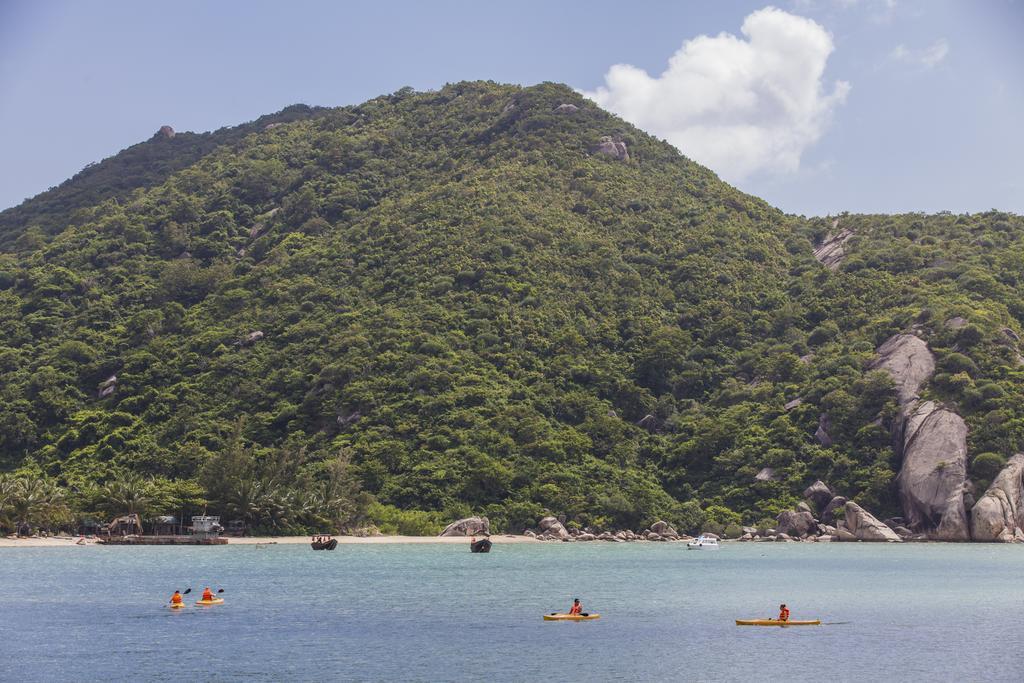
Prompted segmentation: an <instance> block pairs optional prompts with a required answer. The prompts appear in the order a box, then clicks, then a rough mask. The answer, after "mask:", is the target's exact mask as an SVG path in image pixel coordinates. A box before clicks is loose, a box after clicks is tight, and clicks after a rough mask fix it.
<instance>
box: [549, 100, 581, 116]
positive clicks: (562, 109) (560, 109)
mask: <svg viewBox="0 0 1024 683" xmlns="http://www.w3.org/2000/svg"><path fill="white" fill-rule="evenodd" d="M578 110H579V107H577V106H576V105H575V104H569V103H568V102H563V103H562V104H560V105H558V106H557V107H555V113H556V114H572V113H573V112H576V111H578Z"/></svg>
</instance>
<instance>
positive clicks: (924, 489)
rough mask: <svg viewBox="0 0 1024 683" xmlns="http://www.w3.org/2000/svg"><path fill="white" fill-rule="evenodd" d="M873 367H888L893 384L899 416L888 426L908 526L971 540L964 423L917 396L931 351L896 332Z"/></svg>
mask: <svg viewBox="0 0 1024 683" xmlns="http://www.w3.org/2000/svg"><path fill="white" fill-rule="evenodd" d="M872 368H873V369H878V370H885V371H886V372H888V373H889V375H890V376H891V377H892V378H893V382H894V383H895V385H896V397H897V400H898V401H899V404H900V416H899V417H898V418H897V421H896V424H895V425H894V429H893V432H894V435H895V442H896V443H895V446H896V448H897V450H898V451H902V455H903V465H902V466H901V468H900V473H899V476H898V477H897V481H898V483H899V491H900V501H901V503H902V505H903V514H904V516H905V517H906V518H907V521H908V523H909V525H910V528H911V529H913V530H914V531H918V532H924V533H926V534H927V535H928V536H929V537H931V538H935V539H937V540H943V541H967V540H970V538H971V533H970V525H969V524H968V520H967V507H966V506H965V504H964V494H965V492H966V491H967V490H968V488H969V485H968V482H967V425H966V423H965V422H964V421H963V419H962V418H961V417H960V416H959V415H957V414H956V413H954V412H953V411H952V410H949V409H947V408H944V407H941V406H939V405H938V404H936V403H935V402H933V401H927V402H924V403H921V402H920V401H919V399H918V392H919V391H920V389H921V387H922V386H923V385H924V383H925V382H927V381H928V380H929V379H930V378H931V376H932V374H933V373H934V372H935V356H934V355H932V352H931V350H930V349H929V348H928V345H927V344H926V343H925V342H924V340H922V339H920V338H919V337H917V336H915V335H912V334H898V335H895V336H893V337H891V338H890V339H889V340H888V341H886V342H885V343H884V344H882V345H881V346H880V347H879V348H878V359H877V360H876V361H875V362H874V363H873V364H872Z"/></svg>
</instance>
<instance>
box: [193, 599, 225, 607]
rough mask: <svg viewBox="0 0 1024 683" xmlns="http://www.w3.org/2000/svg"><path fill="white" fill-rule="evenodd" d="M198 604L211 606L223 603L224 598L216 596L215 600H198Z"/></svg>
mask: <svg viewBox="0 0 1024 683" xmlns="http://www.w3.org/2000/svg"><path fill="white" fill-rule="evenodd" d="M196 604H197V605H202V606H203V607H209V606H210V605H223V604H224V598H214V599H213V600H196Z"/></svg>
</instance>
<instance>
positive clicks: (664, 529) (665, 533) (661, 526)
mask: <svg viewBox="0 0 1024 683" xmlns="http://www.w3.org/2000/svg"><path fill="white" fill-rule="evenodd" d="M651 533H652V534H658V535H659V536H660V537H662V538H667V539H669V540H673V541H675V540H678V538H679V534H678V532H676V530H675V529H673V528H672V527H671V526H670V525H669V523H668V522H665V521H662V520H658V521H657V522H655V523H654V524H652V525H651Z"/></svg>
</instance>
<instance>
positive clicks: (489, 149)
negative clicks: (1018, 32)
mask: <svg viewBox="0 0 1024 683" xmlns="http://www.w3.org/2000/svg"><path fill="white" fill-rule="evenodd" d="M563 104H572V105H574V106H575V107H576V109H573V108H572V107H561V105H563ZM560 107H561V108H560ZM276 116H278V117H279V118H275V119H272V120H268V121H263V120H261V121H259V122H256V123H254V124H248V125H247V126H243V127H239V128H237V129H229V130H228V131H227V132H224V131H221V132H218V133H216V134H212V135H210V136H207V137H206V138H202V140H203V143H202V144H199V141H198V140H196V141H193V142H189V143H188V144H187V145H185V144H182V145H181V149H180V150H177V149H176V148H172V147H171V146H169V143H174V142H175V141H177V140H178V139H179V138H182V136H180V135H179V136H176V137H175V138H174V139H173V140H161V139H159V138H157V139H154V140H153V141H150V142H148V143H143V144H142V145H138V146H136V147H133V148H130V149H129V150H126V151H125V152H123V153H122V154H121V155H118V156H116V157H113V158H111V159H109V160H107V161H105V162H103V163H102V164H100V165H99V166H98V167H95V168H96V170H95V171H93V172H92V174H91V175H86V174H88V173H89V171H88V170H87V171H86V172H83V174H80V176H84V177H79V176H76V178H75V179H72V180H71V181H69V182H68V183H66V184H65V185H63V186H61V187H59V188H55V189H54V190H51V191H50V192H48V193H44V194H43V195H40V196H39V197H37V198H36V199H33V200H29V201H28V202H26V203H25V204H23V205H22V206H20V207H17V208H16V209H11V210H8V211H6V212H3V213H2V214H0V245H5V246H0V249H5V250H6V251H0V304H2V305H0V379H2V384H0V400H2V414H0V469H4V470H15V469H17V470H18V471H19V473H20V474H21V475H24V477H23V479H26V480H32V481H35V482H37V483H40V482H42V483H41V484H40V486H43V485H45V486H44V488H45V487H46V486H48V487H50V490H51V491H52V490H55V489H54V487H58V486H59V487H60V490H61V491H65V492H66V501H65V502H69V503H70V508H71V509H72V510H74V511H84V512H85V513H88V512H89V511H94V510H95V511H99V510H103V509H104V507H105V506H110V505H111V503H110V501H111V500H121V501H123V500H125V499H131V498H132V496H133V495H134V496H135V499H137V500H139V501H140V506H141V507H145V508H146V509H147V510H148V511H150V512H152V513H154V514H156V513H159V512H160V511H164V510H166V511H176V510H181V509H182V508H188V509H193V510H198V509H200V508H203V507H207V506H208V508H209V509H211V511H217V512H221V513H223V514H224V515H226V516H227V517H230V518H234V517H238V518H243V519H246V520H247V521H248V522H249V523H250V524H252V525H255V526H260V527H264V528H278V529H297V528H300V527H303V526H305V527H310V526H317V525H323V524H331V525H335V526H337V525H342V524H345V523H355V522H357V521H358V519H360V518H366V517H369V519H370V520H371V521H375V522H376V523H378V524H379V525H382V526H387V525H389V524H395V523H397V524H405V525H406V526H405V527H404V528H405V529H410V528H412V527H417V528H422V529H430V528H432V526H433V525H435V524H436V523H438V522H439V521H441V520H442V519H447V518H449V517H455V516H461V515H464V514H467V513H469V512H471V511H472V512H482V513H485V514H488V515H489V516H490V517H491V519H492V521H493V522H495V523H496V524H497V525H499V526H503V527H507V528H512V529H515V530H518V529H521V528H522V527H523V526H524V525H528V524H532V523H534V522H535V521H536V519H537V518H538V517H539V516H540V515H542V514H543V513H545V512H554V513H564V514H566V515H567V516H568V517H569V518H570V519H571V520H574V521H576V522H579V523H580V524H584V525H587V524H589V525H597V526H606V527H608V526H612V527H624V526H630V527H637V526H639V525H640V524H642V523H646V522H649V521H650V520H651V519H652V518H654V517H664V518H667V519H670V520H672V521H674V522H675V523H677V524H679V525H681V526H683V527H684V528H693V527H696V526H699V525H700V524H701V522H702V520H703V519H704V518H705V517H706V518H708V519H709V520H710V521H711V522H713V523H728V522H733V521H739V520H740V519H743V520H745V521H752V522H755V521H757V520H760V519H762V518H764V517H767V516H774V514H775V513H776V512H777V511H778V510H779V509H781V508H783V507H785V506H788V505H791V504H792V503H793V502H794V501H795V500H796V499H797V496H798V494H799V493H800V491H802V490H803V488H804V487H805V486H806V485H807V484H808V483H810V481H813V480H814V479H816V478H825V479H826V480H827V481H829V482H830V483H831V484H832V485H833V487H834V488H836V489H837V490H840V491H842V492H844V494H846V495H850V496H854V495H856V496H858V497H859V499H861V500H864V501H866V502H867V503H868V504H871V505H874V506H878V507H879V508H880V509H881V510H883V511H885V510H887V509H892V508H894V507H895V498H894V490H893V484H892V479H893V476H894V469H895V468H896V467H897V463H896V462H895V457H894V455H893V453H892V449H891V447H890V439H889V433H888V419H889V418H890V417H891V415H892V414H893V412H894V410H895V402H894V400H893V398H892V390H891V382H890V381H889V380H888V378H887V377H886V376H884V375H882V374H880V373H871V372H869V371H868V369H867V368H868V364H869V363H870V361H871V358H872V356H873V352H874V349H875V347H876V346H877V345H878V344H879V343H881V342H882V341H884V340H885V339H886V338H887V337H888V336H890V335H891V334H893V333H895V332H899V331H902V330H906V329H909V328H910V327H912V326H914V325H917V326H918V328H917V329H918V330H919V331H920V333H921V334H923V335H929V344H930V345H931V346H932V347H933V349H934V351H935V352H936V353H937V354H938V355H939V361H940V373H939V374H938V375H936V377H935V379H934V381H933V382H932V383H931V384H930V385H929V387H928V388H927V390H926V391H927V392H930V395H932V396H934V397H937V398H940V399H941V400H943V401H946V402H949V403H954V404H956V405H957V406H958V408H959V409H960V411H961V413H962V414H963V415H964V416H965V418H966V419H967V420H968V422H969V424H970V425H971V444H970V446H971V452H972V454H974V453H977V454H985V455H986V456H987V457H986V460H985V462H987V463H988V464H987V465H986V466H985V467H984V468H982V467H979V472H978V473H976V475H975V476H976V478H977V479H978V480H979V481H983V480H985V479H986V478H988V479H990V478H991V476H992V474H991V470H992V468H993V467H998V464H996V465H993V463H998V461H999V459H1000V458H1005V457H1006V456H1007V455H1009V454H1011V453H1013V452H1015V450H1017V449H1020V448H1021V447H1022V445H1024V443H1022V439H1024V421H1022V419H1021V418H1022V416H1024V401H1022V399H1024V387H1022V383H1021V380H1022V378H1024V373H1022V371H1021V367H1020V365H1019V363H1018V355H1017V350H1016V345H1015V342H1014V340H1013V339H1012V337H1011V336H1008V333H1007V332H1006V331H1005V330H1004V328H1006V329H1008V330H1009V331H1010V333H1009V334H1013V333H1019V332H1020V330H1021V323H1022V321H1024V305H1022V304H1021V303H1020V294H1021V287H1022V281H1024V244H1022V242H1021V237H1022V235H1024V221H1022V220H1021V218H1020V217H1017V216H1011V215H1007V214H1001V213H997V212H991V213H988V214H981V215H972V216H954V215H937V216H923V215H916V214H913V215H903V216H847V215H844V216H840V217H839V224H838V226H836V227H833V221H832V219H828V220H826V219H812V220H806V219H803V218H797V217H792V216H786V215H784V214H782V213H781V212H779V211H777V210H775V209H773V208H771V207H770V206H768V205H767V204H765V203H764V202H762V201H761V200H758V199H756V198H754V197H750V196H748V195H744V194H743V193H741V192H739V191H737V190H735V189H733V188H731V187H729V186H728V185H725V184H724V183H722V182H721V181H719V180H718V179H717V178H716V177H715V176H714V175H713V174H712V173H711V172H710V171H708V170H707V169H704V168H703V167H700V166H699V165H697V164H694V163H693V162H690V161H689V160H687V159H686V158H684V157H683V156H681V155H680V154H679V153H678V152H676V151H675V150H674V149H673V148H672V147H670V146H669V145H668V144H666V143H663V142H659V141H657V140H655V139H653V138H651V137H649V136H647V135H646V134H644V133H642V132H640V131H638V130H637V129H635V128H633V127H631V126H629V125H628V124H625V123H623V122H622V121H621V120H619V119H617V118H615V117H613V116H611V115H609V114H607V113H605V112H603V111H601V110H599V109H597V108H596V107H595V106H594V105H593V104H592V103H589V102H587V101H585V100H583V99H582V98H581V97H579V96H578V95H577V94H576V93H574V92H573V91H572V90H570V89H568V88H566V87H564V86H559V85H553V84H544V85H540V86H536V87H531V88H518V87H511V86H500V85H495V84H492V83H461V84H456V85H451V86H448V87H445V88H444V89H442V90H440V91H438V92H428V93H414V92H412V91H400V92H398V93H395V94H394V95H391V96H386V97H381V98H378V99H375V100H372V101H370V102H367V103H365V104H363V105H360V106H356V107H346V108H341V109H317V110H310V109H308V108H290V109H289V110H285V112H282V113H281V114H280V115H276ZM282 116H283V118H281V117H282ZM270 122H272V123H281V124H282V125H276V126H271V127H269V128H268V127H267V125H266V124H267V123H270ZM217 136H221V137H217ZM606 136H610V137H611V138H612V140H613V141H614V142H619V141H621V142H622V143H624V145H625V148H626V149H628V159H626V158H619V156H616V155H611V154H605V153H602V152H601V151H599V150H598V147H599V145H600V144H601V142H602V138H603V137H606ZM196 137H197V138H198V137H199V136H196ZM605 148H606V149H609V150H613V149H615V145H614V144H611V145H609V144H606V145H605ZM618 149H619V150H621V149H622V146H621V145H620V146H619V147H618ZM620 156H621V155H620ZM153 159H158V161H157V162H155V163H154V162H153V161H152V160H153ZM839 229H847V230H851V231H852V232H853V236H852V237H851V238H850V239H849V240H848V241H847V242H846V243H845V245H844V249H845V251H846V256H845V258H843V259H842V261H841V263H839V264H838V267H837V268H836V269H835V270H830V269H828V268H826V267H824V266H823V265H821V264H820V263H819V262H818V261H817V260H816V259H815V257H814V254H813V252H812V249H813V247H814V246H815V245H816V244H818V243H820V242H821V241H822V240H823V239H826V238H827V237H828V236H829V235H830V234H834V233H835V231H836V230H839ZM952 317H962V318H964V319H965V320H966V321H968V322H967V324H966V326H960V327H957V328H956V329H953V327H952V326H949V325H946V324H945V323H944V321H947V320H948V319H950V318H952ZM115 376H116V380H114V381H108V379H109V378H112V377H115ZM101 396H102V397H101ZM795 398H800V399H802V403H801V404H800V405H798V406H796V407H791V409H790V410H789V411H787V410H785V409H784V408H783V406H784V404H786V403H787V402H788V401H791V400H792V399H795ZM822 412H827V413H828V415H829V417H830V420H831V423H832V427H831V435H832V437H833V440H834V443H833V445H832V446H831V447H829V448H825V447H824V446H822V445H821V444H819V443H818V441H816V440H815V439H814V437H813V434H814V432H815V429H816V428H817V426H818V420H819V415H820V414H821V413H822ZM766 467H769V468H772V469H773V470H774V471H775V476H774V480H768V481H755V479H754V477H755V475H756V474H757V473H758V472H759V471H761V470H762V469H763V468H766ZM9 481H10V478H8V482H9ZM0 483H2V482H0ZM360 490H361V491H362V493H359V492H358V491H360ZM122 507H124V504H122ZM0 508H2V505H0ZM395 508H397V510H396V509H395ZM61 509H62V510H64V508H61ZM415 511H421V512H415ZM66 512H67V511H66V510H64V514H66ZM3 516H4V515H3V510H2V509H0V523H2V519H3ZM417 525H418V526H417Z"/></svg>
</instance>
